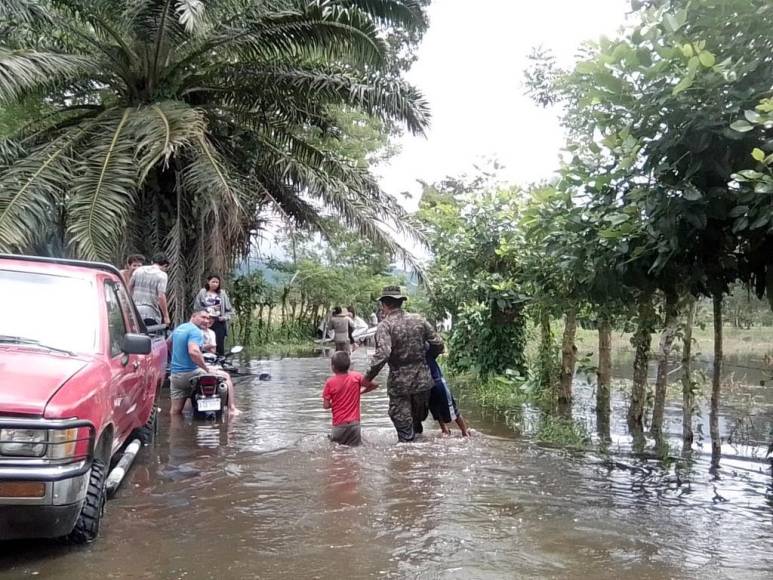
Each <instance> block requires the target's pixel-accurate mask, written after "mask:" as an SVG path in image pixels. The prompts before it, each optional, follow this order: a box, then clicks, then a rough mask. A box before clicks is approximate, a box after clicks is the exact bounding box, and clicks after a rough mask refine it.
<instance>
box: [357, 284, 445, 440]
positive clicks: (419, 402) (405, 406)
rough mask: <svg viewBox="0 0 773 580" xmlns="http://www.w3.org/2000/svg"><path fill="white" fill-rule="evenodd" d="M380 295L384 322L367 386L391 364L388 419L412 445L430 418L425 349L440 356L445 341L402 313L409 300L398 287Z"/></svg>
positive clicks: (420, 321)
mask: <svg viewBox="0 0 773 580" xmlns="http://www.w3.org/2000/svg"><path fill="white" fill-rule="evenodd" d="M381 294H382V295H381V297H380V298H379V301H380V302H381V305H382V308H383V312H384V318H383V320H382V321H381V322H380V323H379V325H378V328H377V329H376V354H375V355H374V356H373V359H372V360H371V362H370V369H369V370H368V372H367V373H366V374H365V381H364V383H365V384H368V383H370V381H372V380H373V379H374V378H376V375H378V373H379V372H380V371H381V369H382V368H384V365H385V364H389V379H388V380H387V394H388V395H389V418H390V419H392V423H394V426H395V429H396V430H397V437H398V439H399V440H400V441H404V442H407V441H413V440H414V439H415V437H416V433H421V432H422V425H421V422H422V421H423V420H424V419H426V418H427V414H428V412H429V393H430V390H431V389H432V384H433V383H432V375H431V374H430V370H429V366H427V346H426V345H427V344H429V348H430V349H431V350H432V351H433V354H434V355H437V354H440V353H441V352H443V339H442V338H440V336H439V335H438V333H437V332H435V329H434V328H432V326H431V325H430V324H429V323H428V322H427V321H426V320H424V318H422V317H421V316H419V315H417V314H409V313H407V312H405V311H403V309H402V305H403V302H404V301H405V300H406V299H407V296H405V294H403V292H402V290H401V288H400V287H399V286H387V287H386V288H384V291H383V292H382V293H381Z"/></svg>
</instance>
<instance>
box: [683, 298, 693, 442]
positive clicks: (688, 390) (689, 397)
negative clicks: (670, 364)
mask: <svg viewBox="0 0 773 580" xmlns="http://www.w3.org/2000/svg"><path fill="white" fill-rule="evenodd" d="M695 304H696V303H695V299H691V300H690V303H689V305H688V306H687V320H686V321H685V327H684V338H683V344H682V447H683V448H684V449H690V448H692V442H693V432H692V408H693V406H694V405H695V393H694V391H693V381H692V328H693V325H694V324H695V310H696V305H695Z"/></svg>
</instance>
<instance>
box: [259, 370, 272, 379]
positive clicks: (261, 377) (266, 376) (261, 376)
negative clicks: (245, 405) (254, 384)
mask: <svg viewBox="0 0 773 580" xmlns="http://www.w3.org/2000/svg"><path fill="white" fill-rule="evenodd" d="M258 380H259V381H270V380H271V373H266V372H263V373H260V374H259V375H258Z"/></svg>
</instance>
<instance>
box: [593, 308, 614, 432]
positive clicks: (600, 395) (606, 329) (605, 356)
mask: <svg viewBox="0 0 773 580" xmlns="http://www.w3.org/2000/svg"><path fill="white" fill-rule="evenodd" d="M597 377H598V381H597V382H598V384H597V386H596V427H597V429H596V430H597V431H598V434H599V437H601V438H602V439H604V440H609V439H610V432H609V414H610V411H611V409H610V388H611V384H612V325H611V324H610V323H609V319H608V318H607V317H605V316H602V317H601V318H600V320H599V368H598V371H597Z"/></svg>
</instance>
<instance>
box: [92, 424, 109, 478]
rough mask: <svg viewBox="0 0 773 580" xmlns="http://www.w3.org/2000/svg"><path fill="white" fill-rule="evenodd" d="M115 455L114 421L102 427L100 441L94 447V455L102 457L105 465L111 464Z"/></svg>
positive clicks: (98, 457) (97, 457)
mask: <svg viewBox="0 0 773 580" xmlns="http://www.w3.org/2000/svg"><path fill="white" fill-rule="evenodd" d="M112 455H113V425H112V423H110V424H108V425H106V426H105V428H104V429H102V434H101V435H100V436H99V441H98V442H97V445H96V447H95V448H94V457H95V458H96V459H101V460H102V461H104V462H105V465H107V466H108V467H109V466H110V460H111V459H112Z"/></svg>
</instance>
